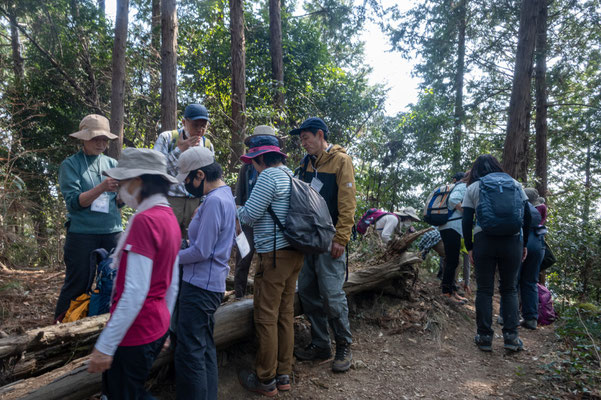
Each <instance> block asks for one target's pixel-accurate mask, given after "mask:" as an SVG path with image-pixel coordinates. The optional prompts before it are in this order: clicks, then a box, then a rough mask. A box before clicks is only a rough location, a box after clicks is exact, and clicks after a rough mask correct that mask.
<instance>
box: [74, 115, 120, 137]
mask: <svg viewBox="0 0 601 400" xmlns="http://www.w3.org/2000/svg"><path fill="white" fill-rule="evenodd" d="M69 136H71V137H74V138H76V139H81V140H92V139H94V138H95V137H98V136H104V137H107V138H109V139H111V140H112V139H117V137H118V136H117V135H114V134H112V133H111V128H110V125H109V120H108V119H106V117H103V116H102V115H98V114H90V115H87V116H85V117H84V119H82V120H81V122H80V123H79V130H78V131H77V132H74V133H71V134H70V135H69Z"/></svg>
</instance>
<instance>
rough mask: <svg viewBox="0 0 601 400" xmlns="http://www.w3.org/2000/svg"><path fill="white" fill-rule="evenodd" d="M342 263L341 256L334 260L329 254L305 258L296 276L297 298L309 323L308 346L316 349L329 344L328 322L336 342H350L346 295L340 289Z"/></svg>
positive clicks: (344, 269) (342, 270)
mask: <svg viewBox="0 0 601 400" xmlns="http://www.w3.org/2000/svg"><path fill="white" fill-rule="evenodd" d="M345 260H346V255H345V254H342V256H340V257H339V258H336V259H333V258H332V256H331V255H330V253H324V254H317V255H306V256H305V262H304V265H303V268H302V269H301V272H300V275H299V277H298V296H299V298H300V301H301V305H302V307H303V312H304V313H305V315H306V316H307V318H308V319H309V321H310V322H311V343H313V344H314V345H315V346H317V347H321V348H326V347H330V345H331V341H330V334H329V333H328V322H329V323H330V326H331V327H332V331H333V332H334V339H335V340H336V343H351V342H352V341H353V339H352V335H351V327H350V324H349V320H348V304H347V302H346V293H344V290H342V285H343V284H344V276H345V274H346V264H345Z"/></svg>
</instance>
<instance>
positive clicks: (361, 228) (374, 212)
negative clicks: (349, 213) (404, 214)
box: [357, 208, 392, 235]
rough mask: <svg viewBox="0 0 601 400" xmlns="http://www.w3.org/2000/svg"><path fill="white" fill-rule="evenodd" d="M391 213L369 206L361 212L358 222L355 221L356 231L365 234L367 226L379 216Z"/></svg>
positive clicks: (373, 222)
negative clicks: (363, 212)
mask: <svg viewBox="0 0 601 400" xmlns="http://www.w3.org/2000/svg"><path fill="white" fill-rule="evenodd" d="M388 214H392V213H389V212H386V211H382V210H379V209H377V208H370V209H369V210H367V211H366V212H365V214H363V216H362V217H361V219H360V220H359V222H357V232H359V233H360V234H361V235H365V233H366V232H367V228H369V226H370V225H373V224H375V223H376V222H377V221H378V220H379V219H380V218H382V217H383V216H385V215H388Z"/></svg>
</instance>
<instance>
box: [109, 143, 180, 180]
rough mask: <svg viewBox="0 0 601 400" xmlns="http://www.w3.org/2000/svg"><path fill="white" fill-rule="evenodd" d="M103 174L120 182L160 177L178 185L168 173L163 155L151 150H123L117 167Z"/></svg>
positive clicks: (130, 148)
mask: <svg viewBox="0 0 601 400" xmlns="http://www.w3.org/2000/svg"><path fill="white" fill-rule="evenodd" d="M103 174H104V175H106V176H110V177H111V178H114V179H117V180H118V181H123V180H126V179H131V178H136V177H138V176H140V175H159V176H161V177H163V178H164V179H165V180H166V181H168V182H170V183H177V180H176V179H175V178H174V177H172V176H171V175H169V174H168V173H167V160H166V159H165V156H164V155H163V153H160V152H158V151H156V150H151V149H134V148H132V147H128V148H126V149H123V152H122V153H121V158H119V163H118V164H117V166H116V167H115V168H110V169H107V170H106V171H104V172H103Z"/></svg>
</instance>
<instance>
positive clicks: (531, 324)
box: [520, 319, 538, 331]
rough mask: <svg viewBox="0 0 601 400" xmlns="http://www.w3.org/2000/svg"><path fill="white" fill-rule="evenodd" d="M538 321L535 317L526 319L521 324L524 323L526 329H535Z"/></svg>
mask: <svg viewBox="0 0 601 400" xmlns="http://www.w3.org/2000/svg"><path fill="white" fill-rule="evenodd" d="M537 322H538V321H537V320H535V319H525V320H523V321H522V323H521V324H520V325H522V326H523V327H524V328H526V329H530V330H533V331H535V330H536V324H537Z"/></svg>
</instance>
